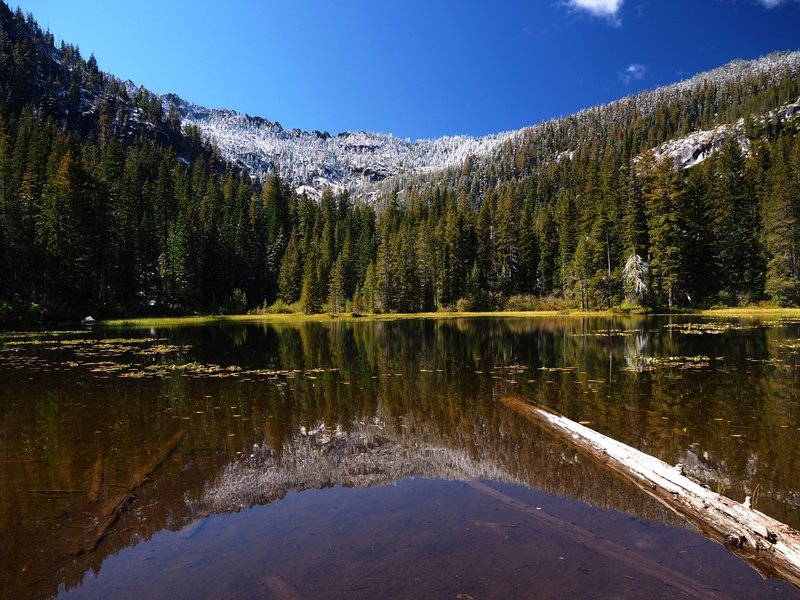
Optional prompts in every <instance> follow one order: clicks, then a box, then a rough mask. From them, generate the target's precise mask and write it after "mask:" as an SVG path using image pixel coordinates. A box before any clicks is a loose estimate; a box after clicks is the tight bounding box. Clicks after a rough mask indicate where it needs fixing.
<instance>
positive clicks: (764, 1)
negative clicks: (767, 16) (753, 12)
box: [758, 0, 797, 8]
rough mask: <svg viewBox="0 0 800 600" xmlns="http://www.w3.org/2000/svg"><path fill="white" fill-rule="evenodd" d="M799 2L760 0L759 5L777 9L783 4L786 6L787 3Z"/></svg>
mask: <svg viewBox="0 0 800 600" xmlns="http://www.w3.org/2000/svg"><path fill="white" fill-rule="evenodd" d="M796 1H797V0H758V2H759V4H761V6H763V7H764V8H775V7H776V6H779V5H781V4H785V3H786V2H796Z"/></svg>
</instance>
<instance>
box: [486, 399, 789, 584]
mask: <svg viewBox="0 0 800 600" xmlns="http://www.w3.org/2000/svg"><path fill="white" fill-rule="evenodd" d="M501 402H502V403H503V404H504V405H506V406H507V407H509V408H511V409H512V410H514V411H516V412H518V413H520V414H522V415H525V416H527V417H530V418H532V419H533V420H535V421H536V422H537V423H539V424H540V425H542V426H543V427H544V428H545V429H547V430H549V431H551V432H553V433H555V434H557V435H558V436H559V437H561V438H564V439H566V440H568V441H569V442H571V443H573V444H574V445H576V446H577V447H578V448H579V449H580V450H582V451H583V452H584V453H585V454H587V455H589V456H590V457H592V458H593V459H595V460H597V461H599V462H600V463H601V464H603V465H605V466H606V467H607V468H609V469H610V470H611V471H612V472H613V473H615V474H616V475H617V476H619V477H621V478H622V479H624V480H625V481H628V482H630V483H632V484H634V485H635V486H636V487H638V488H639V489H641V490H642V491H644V492H646V493H647V494H648V495H650V496H652V497H653V498H655V499H656V500H658V501H659V502H660V503H661V504H663V505H664V506H666V507H667V508H669V509H671V510H672V511H674V512H675V513H676V514H678V515H679V516H681V517H683V518H684V519H685V520H686V521H688V522H689V523H691V524H692V525H694V526H695V527H697V528H698V529H699V530H700V532H701V533H703V534H704V535H705V536H706V537H707V538H709V539H711V540H714V541H716V542H718V543H720V544H723V545H725V546H726V547H727V548H728V549H730V550H731V551H733V552H735V553H736V554H737V555H738V556H740V557H742V558H743V559H744V560H745V561H747V562H748V563H749V564H750V565H751V566H752V567H753V568H754V569H755V570H756V571H758V572H759V573H760V574H761V576H762V577H765V578H767V577H774V578H779V579H783V580H785V581H788V582H789V583H791V584H792V585H794V586H795V587H798V588H800V532H798V531H796V530H795V529H793V528H791V527H789V526H788V525H785V524H784V523H781V522H780V521H776V520H775V519H773V518H772V517H769V516H767V515H765V514H764V513H762V512H759V511H758V510H755V509H754V508H750V507H749V506H746V505H743V504H740V503H739V502H736V501H735V500H731V499H730V498H726V497H725V496H720V495H719V494H717V493H715V492H712V491H711V490H709V489H708V488H705V487H703V486H701V485H700V484H698V483H695V482H694V481H692V480H691V479H689V478H687V477H685V476H684V475H683V474H682V473H681V472H680V470H679V469H676V468H675V467H673V466H671V465H668V464H667V463H665V462H664V461H662V460H659V459H657V458H655V457H654V456H650V455H649V454H645V453H644V452H641V451H639V450H636V449H635V448H631V447H630V446H628V445H626V444H623V443H621V442H618V441H616V440H614V439H612V438H610V437H608V436H605V435H603V434H602V433H598V432H597V431H594V430H593V429H589V428H588V427H584V426H583V425H580V424H578V423H576V422H574V421H571V420H570V419H567V418H566V417H562V416H560V415H557V414H555V413H553V412H550V411H548V410H545V409H543V408H540V407H537V406H534V405H532V404H530V403H528V402H527V401H526V400H525V399H524V398H522V397H521V396H518V395H507V396H505V397H503V398H501Z"/></svg>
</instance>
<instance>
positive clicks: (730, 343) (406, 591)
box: [0, 317, 800, 599]
mask: <svg viewBox="0 0 800 600" xmlns="http://www.w3.org/2000/svg"><path fill="white" fill-rule="evenodd" d="M798 352H800V320H797V319H789V318H786V319H777V318H776V319H775V320H772V321H767V320H760V319H756V318H753V319H726V320H712V319H705V318H700V317H671V318H670V317H637V318H633V317H630V318H629V317H618V318H617V317H592V318H581V317H559V318H530V319H525V318H457V319H404V320H395V321H368V320H363V321H361V320H355V321H340V320H337V319H331V320H330V321H329V322H328V321H308V322H303V321H276V322H269V321H247V322H227V321H226V322H219V323H213V324H208V325H202V326H171V327H166V326H165V327H158V326H157V327H148V328H136V327H127V328H117V329H110V328H101V327H95V328H92V329H86V330H72V331H67V330H60V331H39V332H5V333H0V452H2V454H1V455H0V460H2V465H3V467H2V469H0V597H3V598H51V597H59V598H61V597H63V598H143V597H147V598H283V599H295V598H378V597H380V598H408V597H421V598H460V599H468V598H524V597H529V598H568V597H569V598H575V597H580V598H589V597H595V598H610V597H614V598H623V597H652V598H672V597H676V598H678V597H680V598H684V597H687V596H688V597H701V598H703V597H708V598H716V597H719V598H767V597H769V598H772V597H790V598H795V597H800V593H798V591H797V590H795V588H793V587H791V586H790V585H788V584H786V583H783V582H779V581H774V580H763V579H762V578H761V577H760V576H759V575H758V574H757V573H756V572H755V571H754V570H753V569H752V568H751V567H750V566H748V565H747V564H746V563H745V562H743V561H742V560H741V559H739V558H738V557H736V556H735V555H733V554H731V553H729V552H728V551H727V550H726V549H725V548H723V547H722V546H719V545H717V544H715V543H713V542H710V541H708V540H706V539H705V538H704V537H702V536H701V535H700V534H698V533H696V532H694V531H692V530H690V529H689V528H688V527H687V526H685V525H684V524H683V523H682V521H681V520H680V519H679V518H678V517H677V516H675V515H673V514H672V513H671V512H669V511H668V510H667V509H665V508H663V507H662V506H661V505H659V504H658V503H657V502H655V501H654V500H652V499H651V498H649V497H647V496H646V495H644V494H643V493H641V492H639V491H638V490H636V489H634V488H632V487H631V486H629V485H628V484H626V483H623V482H622V481H621V480H618V479H617V478H615V477H614V476H612V475H610V474H609V473H607V472H606V471H605V470H603V469H602V468H600V467H598V466H597V465H596V464H595V463H594V462H593V461H591V460H589V459H588V458H587V457H585V456H583V455H582V454H581V453H579V452H578V451H576V449H575V448H573V447H570V446H568V445H565V444H564V443H563V442H562V441H559V440H558V439H557V438H555V437H554V436H552V435H551V434H549V433H548V432H546V431H544V430H543V429H541V428H540V426H539V425H537V424H536V423H534V422H531V421H529V420H527V419H526V418H524V417H523V416H521V415H520V414H518V413H516V412H514V411H513V410H511V409H509V408H508V407H507V406H506V404H504V402H503V398H506V397H515V398H516V397H522V398H525V399H527V400H528V401H530V402H532V403H535V404H538V405H541V406H546V407H549V408H551V409H553V410H555V411H557V412H559V413H561V414H563V415H565V416H567V417H569V418H571V419H574V420H576V421H580V422H582V423H585V424H587V425H588V426H589V427H591V428H594V429H596V430H598V431H600V432H602V433H605V434H607V435H609V436H611V437H613V438H615V439H618V440H620V441H622V442H625V443H627V444H630V445H632V446H634V447H636V448H638V449H640V450H643V451H645V452H648V453H650V454H653V455H655V456H657V457H659V458H661V459H663V460H665V461H667V462H669V463H670V464H675V463H678V462H680V463H683V465H684V469H685V471H686V472H687V473H688V474H690V475H692V476H693V477H695V478H697V479H699V480H702V481H703V482H705V483H706V484H707V485H708V486H709V487H710V488H711V489H712V490H715V491H718V492H720V493H723V494H725V495H728V496H730V497H731V498H733V499H736V500H739V501H741V500H743V499H744V497H745V495H751V496H752V498H753V502H754V504H755V506H756V508H758V509H759V510H761V511H763V512H765V513H767V514H769V515H770V516H772V517H774V518H776V519H778V520H780V521H783V522H785V523H788V524H789V525H791V526H793V527H796V528H800V460H798V455H800V410H798V406H799V405H798V402H799V401H800V391H799V390H800V381H799V379H800V358H799V357H798Z"/></svg>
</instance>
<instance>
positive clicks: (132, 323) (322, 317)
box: [99, 310, 613, 327]
mask: <svg viewBox="0 0 800 600" xmlns="http://www.w3.org/2000/svg"><path fill="white" fill-rule="evenodd" d="M612 314H613V313H611V312H608V311H603V312H597V311H570V312H563V311H555V310H541V311H497V312H422V313H377V314H364V315H362V316H359V317H354V316H352V315H351V314H350V313H340V314H339V315H331V314H328V313H320V314H315V315H306V314H303V313H291V314H284V313H280V314H252V315H250V314H248V315H201V316H194V317H162V318H144V319H113V320H108V321H100V322H99V325H100V326H102V327H189V326H193V325H207V324H210V323H232V322H268V323H301V322H308V321H322V322H332V321H349V322H352V321H395V320H400V319H472V318H489V317H491V318H542V317H597V316H611V315H612Z"/></svg>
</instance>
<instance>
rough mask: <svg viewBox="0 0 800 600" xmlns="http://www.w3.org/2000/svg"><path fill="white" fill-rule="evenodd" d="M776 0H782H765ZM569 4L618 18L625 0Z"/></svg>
mask: <svg viewBox="0 0 800 600" xmlns="http://www.w3.org/2000/svg"><path fill="white" fill-rule="evenodd" d="M765 1H767V2H775V1H778V2H780V0H765ZM567 2H568V4H569V5H570V6H571V7H573V8H576V9H581V10H585V11H587V12H589V13H591V14H593V15H595V16H598V17H609V18H611V19H616V18H617V12H619V9H620V8H622V3H623V2H624V0H567Z"/></svg>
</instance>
